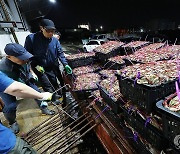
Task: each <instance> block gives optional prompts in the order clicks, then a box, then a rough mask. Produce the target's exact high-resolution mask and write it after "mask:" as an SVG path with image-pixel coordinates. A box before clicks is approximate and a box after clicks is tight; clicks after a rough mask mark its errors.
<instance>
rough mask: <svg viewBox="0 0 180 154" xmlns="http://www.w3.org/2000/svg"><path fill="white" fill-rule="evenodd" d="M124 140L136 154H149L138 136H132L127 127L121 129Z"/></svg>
mask: <svg viewBox="0 0 180 154" xmlns="http://www.w3.org/2000/svg"><path fill="white" fill-rule="evenodd" d="M123 132H124V138H125V139H126V140H128V141H129V143H130V144H131V145H132V147H133V148H134V149H135V150H136V152H137V153H138V154H151V152H150V151H149V150H148V148H147V147H146V145H145V144H144V143H142V142H141V140H140V139H139V137H138V135H137V137H136V134H133V132H132V130H131V129H130V128H128V127H123Z"/></svg>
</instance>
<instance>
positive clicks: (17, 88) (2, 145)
mask: <svg viewBox="0 0 180 154" xmlns="http://www.w3.org/2000/svg"><path fill="white" fill-rule="evenodd" d="M0 85H1V86H0V92H1V93H2V92H4V93H6V94H7V95H13V96H17V97H21V98H34V99H40V100H50V99H51V98H52V94H51V93H49V92H44V93H39V92H37V91H36V90H34V89H32V88H31V87H29V86H27V85H25V84H23V83H20V82H17V81H14V80H13V79H11V78H9V77H8V76H7V75H5V74H4V73H2V72H1V71H0ZM0 153H1V154H7V153H8V154H36V153H37V152H36V151H35V150H34V149H33V148H32V147H31V146H30V145H28V144H27V143H26V142H25V141H24V140H22V139H20V138H19V137H16V136H15V135H14V133H13V132H12V131H11V129H9V128H7V127H5V126H3V125H2V124H1V121H0Z"/></svg>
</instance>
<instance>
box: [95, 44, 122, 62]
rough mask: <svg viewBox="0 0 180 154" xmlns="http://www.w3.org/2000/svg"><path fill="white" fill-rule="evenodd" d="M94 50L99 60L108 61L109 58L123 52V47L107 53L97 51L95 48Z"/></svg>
mask: <svg viewBox="0 0 180 154" xmlns="http://www.w3.org/2000/svg"><path fill="white" fill-rule="evenodd" d="M94 51H95V56H96V57H97V59H98V60H99V61H102V62H106V61H107V60H108V59H109V58H111V57H114V56H117V55H120V54H121V47H119V48H117V49H114V50H112V51H110V52H108V53H106V54H105V53H101V52H96V50H94Z"/></svg>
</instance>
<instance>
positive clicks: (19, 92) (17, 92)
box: [4, 81, 52, 100]
mask: <svg viewBox="0 0 180 154" xmlns="http://www.w3.org/2000/svg"><path fill="white" fill-rule="evenodd" d="M4 93H7V94H9V95H13V96H17V97H20V98H34V99H41V100H51V97H52V94H51V93H49V92H45V93H39V92H38V91H36V90H34V89H32V88H31V87H29V86H27V85H25V84H23V83H20V82H17V81H14V82H13V83H12V84H11V85H9V86H8V87H7V88H6V89H5V91H4Z"/></svg>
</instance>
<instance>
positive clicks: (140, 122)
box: [122, 107, 168, 150]
mask: <svg viewBox="0 0 180 154" xmlns="http://www.w3.org/2000/svg"><path fill="white" fill-rule="evenodd" d="M122 109H123V111H124V120H125V121H126V122H127V123H128V124H129V125H130V126H131V127H132V128H134V129H135V130H136V131H137V132H138V133H139V134H140V135H141V136H142V137H143V138H144V139H145V140H146V141H148V142H149V143H150V144H151V145H152V146H153V147H155V148H157V149H158V150H162V149H164V148H165V147H166V146H167V145H168V141H167V140H166V139H165V138H164V137H163V133H162V131H160V130H159V129H157V128H156V127H154V126H153V125H152V124H150V123H149V122H148V119H147V120H144V119H143V118H141V117H140V116H139V115H138V113H137V112H136V111H134V112H130V110H129V109H126V108H125V107H122Z"/></svg>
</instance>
